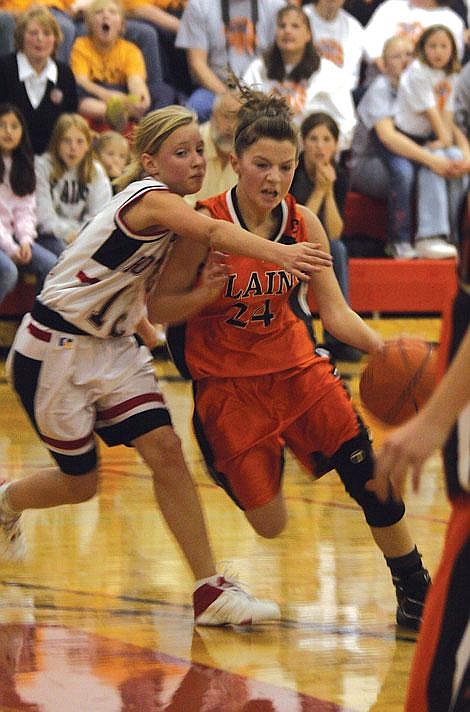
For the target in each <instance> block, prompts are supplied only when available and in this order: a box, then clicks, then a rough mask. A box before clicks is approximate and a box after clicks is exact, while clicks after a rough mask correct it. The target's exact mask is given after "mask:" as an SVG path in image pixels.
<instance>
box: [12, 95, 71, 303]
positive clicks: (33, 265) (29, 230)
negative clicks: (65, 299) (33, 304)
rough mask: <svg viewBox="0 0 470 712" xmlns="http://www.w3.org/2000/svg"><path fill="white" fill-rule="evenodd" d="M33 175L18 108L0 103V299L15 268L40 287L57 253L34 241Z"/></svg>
mask: <svg viewBox="0 0 470 712" xmlns="http://www.w3.org/2000/svg"><path fill="white" fill-rule="evenodd" d="M35 188H36V177H35V173H34V155H33V149H32V146H31V142H30V140H29V136H28V129H27V126H26V123H25V120H24V117H23V116H22V114H21V112H20V111H19V109H18V108H17V107H16V106H14V105H13V104H8V103H3V104H0V303H1V302H2V301H3V300H4V299H5V297H6V295H7V294H8V293H9V292H11V291H12V290H13V289H14V288H15V286H16V283H17V281H18V270H20V269H24V270H26V271H28V272H32V273H33V274H34V275H35V276H36V281H37V291H40V289H41V287H42V284H43V282H44V279H45V278H46V275H47V273H48V272H49V270H50V269H51V267H53V265H54V264H55V263H56V261H57V258H56V255H55V254H53V253H52V252H49V250H47V249H46V248H45V247H44V246H43V245H40V244H38V243H37V242H36V237H37V233H36V197H35Z"/></svg>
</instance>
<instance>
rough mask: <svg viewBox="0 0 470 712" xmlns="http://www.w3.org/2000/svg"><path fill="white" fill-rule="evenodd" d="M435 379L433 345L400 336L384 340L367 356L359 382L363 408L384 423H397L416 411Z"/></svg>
mask: <svg viewBox="0 0 470 712" xmlns="http://www.w3.org/2000/svg"><path fill="white" fill-rule="evenodd" d="M436 378H437V348H436V346H435V345H434V344H432V343H430V342H429V341H424V340H421V339H415V338H407V337H402V338H399V339H394V340H390V341H386V342H385V347H384V349H383V350H381V351H378V352H376V353H374V354H372V355H371V356H370V357H369V360H368V362H367V365H366V367H365V368H364V370H363V372H362V374H361V377H360V381H359V395H360V397H361V401H362V403H363V405H364V406H365V408H366V409H367V410H368V411H369V412H370V413H371V414H372V415H373V416H375V417H376V418H378V420H380V421H381V422H382V423H385V424H387V425H400V423H403V422H404V421H405V420H407V419H408V418H410V417H411V416H412V415H415V413H417V412H418V410H419V409H420V408H421V407H422V406H423V405H424V403H425V402H426V401H427V399H428V398H429V396H430V395H431V393H432V391H433V389H434V386H435V385H436Z"/></svg>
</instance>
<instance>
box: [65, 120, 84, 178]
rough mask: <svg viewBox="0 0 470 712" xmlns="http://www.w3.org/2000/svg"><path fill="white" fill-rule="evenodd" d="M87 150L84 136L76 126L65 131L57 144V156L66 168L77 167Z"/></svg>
mask: <svg viewBox="0 0 470 712" xmlns="http://www.w3.org/2000/svg"><path fill="white" fill-rule="evenodd" d="M88 149H89V144H88V141H87V138H86V136H85V135H84V133H83V132H82V131H80V129H78V128H77V127H76V126H71V127H70V128H68V129H67V131H65V133H64V135H63V136H62V138H61V140H60V142H59V156H60V158H61V159H62V160H63V162H64V163H65V165H66V166H67V168H75V167H76V166H78V165H79V164H80V163H81V162H82V161H83V159H84V158H85V155H86V153H87V151H88Z"/></svg>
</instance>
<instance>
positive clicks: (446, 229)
mask: <svg viewBox="0 0 470 712" xmlns="http://www.w3.org/2000/svg"><path fill="white" fill-rule="evenodd" d="M432 153H434V154H436V155H438V156H445V157H446V158H450V159H451V160H459V159H461V158H462V152H461V151H460V149H459V148H457V146H450V147H449V148H439V149H436V150H434V151H432ZM467 190H468V175H463V176H461V177H460V178H452V179H447V178H444V177H443V176H439V175H437V174H436V173H433V171H431V170H430V169H429V168H425V167H424V166H421V167H420V168H419V171H418V179H417V201H418V205H417V207H418V210H417V212H418V220H417V222H418V229H417V232H416V239H417V240H419V239H423V238H426V237H432V236H434V235H445V236H446V237H447V238H448V240H449V242H452V243H453V244H457V242H458V239H459V237H458V236H459V219H460V214H461V208H462V205H463V201H464V200H465V195H466V193H467Z"/></svg>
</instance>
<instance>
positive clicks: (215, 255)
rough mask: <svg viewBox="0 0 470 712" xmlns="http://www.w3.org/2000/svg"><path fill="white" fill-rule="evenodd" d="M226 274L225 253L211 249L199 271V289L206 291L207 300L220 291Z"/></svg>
mask: <svg viewBox="0 0 470 712" xmlns="http://www.w3.org/2000/svg"><path fill="white" fill-rule="evenodd" d="M227 275H228V267H227V264H226V255H225V254H224V253H223V252H217V251H216V250H211V251H210V252H209V254H208V257H207V260H206V263H205V265H204V267H203V270H202V272H201V281H200V286H199V288H200V289H203V290H204V291H205V292H206V293H207V300H208V301H210V302H212V301H214V299H217V297H218V296H219V294H220V293H221V291H222V289H223V287H224V285H225V282H226V279H227Z"/></svg>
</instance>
